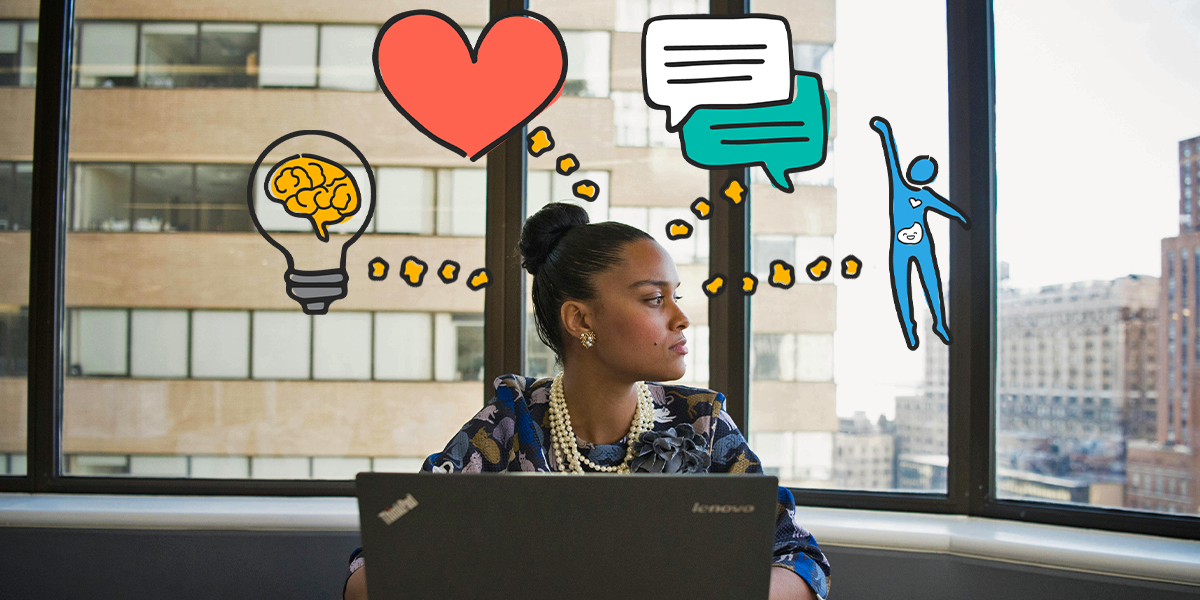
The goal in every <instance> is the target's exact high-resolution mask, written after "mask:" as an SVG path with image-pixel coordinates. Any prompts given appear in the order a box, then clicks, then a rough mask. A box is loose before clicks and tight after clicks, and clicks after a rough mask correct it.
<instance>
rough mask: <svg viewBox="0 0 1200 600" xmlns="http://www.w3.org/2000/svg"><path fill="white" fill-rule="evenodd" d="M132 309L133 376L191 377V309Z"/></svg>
mask: <svg viewBox="0 0 1200 600" xmlns="http://www.w3.org/2000/svg"><path fill="white" fill-rule="evenodd" d="M130 312H131V315H130V319H131V321H130V327H129V375H130V376H131V377H145V378H155V379H165V378H182V377H187V375H188V356H187V355H188V314H187V311H184V310H145V309H134V310H132V311H130Z"/></svg>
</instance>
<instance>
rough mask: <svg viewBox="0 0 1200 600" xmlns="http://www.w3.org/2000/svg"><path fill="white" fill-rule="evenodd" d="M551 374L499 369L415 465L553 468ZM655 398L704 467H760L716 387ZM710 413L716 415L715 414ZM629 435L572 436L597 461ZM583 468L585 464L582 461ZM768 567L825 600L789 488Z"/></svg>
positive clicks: (462, 469) (782, 496)
mask: <svg viewBox="0 0 1200 600" xmlns="http://www.w3.org/2000/svg"><path fill="white" fill-rule="evenodd" d="M552 382H553V379H551V378H544V379H536V380H535V379H534V378H532V377H523V376H520V375H501V376H500V377H497V378H496V380H495V382H494V385H495V387H496V396H495V397H493V398H492V400H491V401H490V402H488V404H487V406H485V407H484V408H483V410H481V411H479V413H478V414H476V415H475V416H474V417H472V418H471V420H470V421H467V424H466V425H463V427H462V429H461V430H460V431H459V432H458V433H457V434H456V435H455V436H454V437H453V438H452V439H451V440H450V443H449V444H446V447H445V449H443V450H442V451H441V452H437V453H434V454H431V455H430V456H429V457H428V458H426V459H425V463H424V464H423V465H422V466H421V470H422V471H429V472H433V473H480V472H486V471H558V470H559V464H558V457H556V456H555V452H554V445H553V444H552V443H551V441H550V416H549V410H548V409H549V407H550V384H551V383H552ZM647 385H648V387H649V388H650V395H651V397H652V399H653V402H654V428H653V430H654V431H656V432H663V431H667V430H668V429H669V428H672V427H676V426H678V425H682V424H689V425H691V426H692V428H693V429H694V431H695V432H696V433H697V434H700V435H701V436H703V438H704V440H705V442H706V443H707V446H708V447H707V448H706V450H707V451H708V453H709V455H710V456H711V459H712V464H711V466H710V467H709V469H708V472H710V473H762V466H761V465H760V464H759V461H758V457H757V456H755V454H754V452H752V451H751V450H750V446H749V445H748V444H747V443H746V438H745V437H743V436H742V433H741V432H740V431H738V428H737V425H736V424H734V422H733V419H732V418H730V416H729V413H727V412H726V411H725V396H724V395H723V394H721V393H720V392H714V391H712V390H706V389H701V388H692V387H686V386H681V385H670V384H659V383H647ZM714 415H715V416H714ZM627 443H628V436H626V437H625V438H622V439H621V440H620V441H618V442H617V443H615V444H592V443H590V442H585V441H583V440H580V439H579V438H576V444H577V445H578V448H579V452H580V454H582V455H583V456H584V457H586V458H588V459H589V460H591V461H592V462H594V463H596V464H598V465H601V466H615V465H618V464H620V463H621V462H622V461H624V460H625V452H626V447H627V446H626V444H627ZM584 470H585V471H589V470H590V468H589V467H587V466H586V465H584ZM776 514H777V518H776V523H775V549H774V557H773V559H772V564H773V566H777V567H782V568H786V569H790V570H792V571H794V572H795V573H796V574H797V575H799V576H800V577H801V578H803V579H804V581H806V582H807V583H808V585H809V587H811V588H812V589H813V591H814V592H815V593H816V595H817V597H819V598H821V599H824V598H825V597H826V596H827V595H828V593H829V561H828V560H827V559H826V558H825V554H824V553H823V552H821V549H820V548H819V547H818V546H817V542H816V540H815V539H813V536H812V535H811V534H809V533H808V531H806V530H805V529H804V528H803V527H801V526H800V525H798V524H797V523H796V522H795V516H796V503H795V498H794V497H793V496H792V493H791V492H790V491H789V490H788V489H787V488H784V487H780V488H779V501H778V505H777V510H776ZM361 552H362V548H359V549H357V550H355V551H354V553H353V554H351V556H350V561H351V566H350V573H353V572H354V571H355V570H357V569H358V567H360V566H362V565H363V563H364V559H363V556H362V555H361Z"/></svg>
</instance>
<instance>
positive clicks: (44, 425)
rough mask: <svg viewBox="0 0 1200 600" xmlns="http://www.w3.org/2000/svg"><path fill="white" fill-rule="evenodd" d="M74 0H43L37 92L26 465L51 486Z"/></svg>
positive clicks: (56, 444)
mask: <svg viewBox="0 0 1200 600" xmlns="http://www.w3.org/2000/svg"><path fill="white" fill-rule="evenodd" d="M73 17H74V2H72V1H71V0H62V1H61V2H54V1H53V0H43V2H42V3H41V7H40V9H39V14H38V59H37V72H38V74H39V75H40V77H39V78H38V84H37V88H36V92H35V108H34V135H33V138H34V139H33V193H32V202H33V206H32V207H31V209H32V211H31V218H30V220H31V223H30V239H29V245H30V248H29V255H30V256H29V354H28V358H29V360H28V363H29V368H28V371H27V372H28V380H27V385H28V413H29V416H28V426H27V427H28V428H27V439H26V443H27V451H28V460H27V464H28V468H27V470H26V472H27V475H26V480H25V481H26V485H27V486H28V488H31V489H32V490H33V491H46V489H47V488H48V487H49V486H50V485H52V483H53V482H54V480H55V479H57V478H58V477H59V476H60V474H61V469H62V465H61V463H60V460H59V459H60V451H61V448H62V383H63V361H62V337H61V335H60V332H61V331H62V328H63V327H62V326H63V287H64V276H63V275H64V271H65V267H64V261H65V254H66V252H65V241H66V238H65V235H64V230H65V225H66V223H65V220H64V216H65V210H64V208H65V192H66V190H65V187H66V169H67V142H68V135H69V129H68V126H67V125H68V123H69V117H70V105H71V88H70V85H69V81H70V80H69V79H68V78H69V77H70V74H71V69H70V65H71V49H72V46H73V39H72V20H73Z"/></svg>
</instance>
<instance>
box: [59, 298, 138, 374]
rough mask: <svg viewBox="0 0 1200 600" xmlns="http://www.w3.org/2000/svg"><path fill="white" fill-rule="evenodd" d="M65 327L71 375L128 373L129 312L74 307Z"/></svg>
mask: <svg viewBox="0 0 1200 600" xmlns="http://www.w3.org/2000/svg"><path fill="white" fill-rule="evenodd" d="M68 327H69V329H68V332H69V333H68V335H69V342H68V347H69V348H70V359H69V362H70V373H71V374H72V375H76V376H82V377H93V376H120V377H125V376H127V375H128V374H129V369H128V365H129V363H128V360H127V359H128V358H129V354H128V348H129V311H127V310H125V309H78V310H73V311H71V316H70V323H69V325H68Z"/></svg>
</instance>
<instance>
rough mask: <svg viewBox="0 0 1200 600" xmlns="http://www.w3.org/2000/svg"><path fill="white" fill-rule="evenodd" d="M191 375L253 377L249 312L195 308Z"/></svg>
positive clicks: (207, 377)
mask: <svg viewBox="0 0 1200 600" xmlns="http://www.w3.org/2000/svg"><path fill="white" fill-rule="evenodd" d="M191 343H192V364H191V376H192V377H195V378H199V379H246V378H248V377H250V313H249V311H244V310H197V311H193V312H192V340H191Z"/></svg>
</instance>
